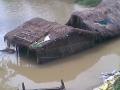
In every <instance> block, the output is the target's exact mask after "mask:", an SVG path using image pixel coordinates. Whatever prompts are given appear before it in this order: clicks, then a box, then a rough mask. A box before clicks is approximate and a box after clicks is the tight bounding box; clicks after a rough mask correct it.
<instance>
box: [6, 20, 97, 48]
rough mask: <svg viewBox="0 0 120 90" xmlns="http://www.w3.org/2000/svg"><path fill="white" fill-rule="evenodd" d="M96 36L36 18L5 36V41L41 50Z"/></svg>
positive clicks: (92, 33)
mask: <svg viewBox="0 0 120 90" xmlns="http://www.w3.org/2000/svg"><path fill="white" fill-rule="evenodd" d="M95 35H96V34H95V33H94V32H90V31H87V32H86V31H84V30H82V29H81V30H80V29H76V28H73V27H70V26H66V25H60V24H57V23H56V22H49V21H46V20H44V19H41V18H34V19H31V20H29V21H27V22H25V23H24V24H23V25H21V26H19V27H17V28H16V29H15V30H13V31H11V32H8V33H7V34H6V35H5V39H7V41H8V42H9V43H12V44H16V45H22V46H26V47H29V48H30V49H37V50H38V49H41V48H54V47H60V46H64V45H66V44H68V39H73V40H71V42H74V41H76V40H77V39H78V40H79V39H80V38H88V39H93V37H95ZM71 37H72V38H71ZM94 39H95V38H94ZM94 39H93V40H94Z"/></svg>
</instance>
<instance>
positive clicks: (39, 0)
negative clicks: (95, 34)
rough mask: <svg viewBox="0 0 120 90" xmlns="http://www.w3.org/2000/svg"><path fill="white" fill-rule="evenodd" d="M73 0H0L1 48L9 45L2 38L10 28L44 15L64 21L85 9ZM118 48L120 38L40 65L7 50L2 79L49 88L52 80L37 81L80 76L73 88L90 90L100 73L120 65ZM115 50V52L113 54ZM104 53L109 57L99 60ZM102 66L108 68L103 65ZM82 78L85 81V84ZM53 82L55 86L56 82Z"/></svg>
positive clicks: (0, 55) (2, 57) (2, 60)
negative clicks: (17, 57) (18, 57)
mask: <svg viewBox="0 0 120 90" xmlns="http://www.w3.org/2000/svg"><path fill="white" fill-rule="evenodd" d="M73 1H74V0H73ZM73 1H72V0H0V41H1V43H0V49H3V48H5V46H6V45H5V44H4V40H3V37H4V35H5V34H6V33H7V32H8V31H10V30H12V29H14V28H15V27H17V26H18V25H20V24H22V23H23V22H24V21H26V20H29V19H31V18H33V17H41V18H44V19H47V20H49V21H57V22H59V23H61V24H64V23H65V22H67V20H68V18H69V17H70V15H71V13H72V12H73V11H75V10H78V9H79V10H83V8H82V7H80V6H78V5H74V4H73ZM84 9H87V8H84ZM119 48H120V40H119V39H116V40H112V41H110V42H107V43H104V44H102V45H100V46H98V47H95V48H92V49H90V50H87V51H85V52H81V53H80V54H77V55H73V56H70V57H67V58H64V59H60V60H57V61H55V62H51V63H48V64H45V65H37V64H36V61H35V59H31V58H29V59H28V57H27V58H25V57H21V58H20V59H19V61H17V60H16V57H15V56H16V55H15V54H12V55H8V54H7V53H1V52H0V65H1V67H2V68H3V70H2V71H1V69H0V81H1V82H4V83H5V84H8V85H11V86H15V87H17V86H19V84H20V83H21V82H26V84H27V82H28V84H27V85H26V86H27V87H29V86H32V85H33V87H39V86H41V87H42V86H43V87H44V86H45V87H46V86H49V85H51V83H50V84H48V83H47V84H36V83H42V82H50V81H59V80H60V79H63V80H65V81H69V80H72V79H74V78H75V77H76V76H78V75H79V76H78V77H77V78H76V79H75V80H73V82H72V85H70V86H71V87H70V88H73V89H72V90H77V88H76V89H74V88H75V87H78V86H80V87H81V88H82V90H89V89H88V88H90V87H91V86H92V87H94V86H95V85H98V84H99V83H100V81H99V80H98V77H99V75H100V73H101V72H104V70H105V71H111V70H113V69H115V68H117V67H118V66H119V64H120V62H119V60H120V58H119V55H120V50H119ZM112 53H115V54H116V55H111V54H112ZM105 55H107V56H105ZM102 56H105V57H107V58H105V57H104V58H102V59H100V60H99V58H101V57H102ZM97 62H98V63H97ZM101 65H104V66H105V67H103V66H102V67H101ZM116 65H118V66H116ZM1 73H3V74H1ZM96 75H97V76H96ZM16 81H17V83H16ZM79 81H82V83H80V82H79ZM88 81H89V82H88ZM78 82H79V83H78ZM76 83H77V84H76ZM53 84H54V85H56V84H55V83H52V85H53ZM67 84H68V83H67ZM78 84H80V85H78ZM57 85H58V84H57ZM1 86H2V85H0V87H1ZM68 86H69V84H68ZM31 88H32V87H31ZM6 90H7V89H6ZM78 90H79V89H78ZM90 90H91V89H90Z"/></svg>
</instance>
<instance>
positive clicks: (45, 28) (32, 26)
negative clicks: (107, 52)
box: [4, 0, 120, 62]
mask: <svg viewBox="0 0 120 90" xmlns="http://www.w3.org/2000/svg"><path fill="white" fill-rule="evenodd" d="M119 22H120V2H119V0H103V1H102V2H101V4H100V5H98V6H97V7H96V8H95V9H93V10H86V11H82V12H74V13H73V14H72V16H71V18H70V19H69V21H68V22H67V23H66V25H60V24H58V23H56V22H49V21H46V20H44V19H41V18H34V19H32V20H29V21H27V22H25V23H24V24H23V25H21V26H19V27H17V28H16V29H15V30H13V31H11V32H8V33H7V34H6V35H5V37H4V38H5V40H7V42H8V46H10V44H13V45H15V46H17V48H18V47H26V48H27V49H28V50H30V51H34V52H35V53H36V56H37V62H45V61H47V60H52V59H57V58H61V57H64V56H68V55H71V54H74V53H77V52H79V51H82V50H84V49H87V48H90V47H92V46H94V45H96V44H98V43H100V42H102V41H105V40H108V39H111V38H113V37H117V36H119V35H120V23H119Z"/></svg>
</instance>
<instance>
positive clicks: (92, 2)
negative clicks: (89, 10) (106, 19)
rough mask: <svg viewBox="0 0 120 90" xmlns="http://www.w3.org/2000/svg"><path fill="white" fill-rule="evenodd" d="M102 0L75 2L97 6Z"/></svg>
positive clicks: (79, 0) (78, 0)
mask: <svg viewBox="0 0 120 90" xmlns="http://www.w3.org/2000/svg"><path fill="white" fill-rule="evenodd" d="M101 1H102V0H75V3H78V4H81V5H85V6H90V7H95V6H97V5H98V4H99V3H100V2H101Z"/></svg>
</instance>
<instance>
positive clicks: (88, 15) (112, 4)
mask: <svg viewBox="0 0 120 90" xmlns="http://www.w3.org/2000/svg"><path fill="white" fill-rule="evenodd" d="M119 22H120V1H119V0H102V2H101V3H100V4H99V5H98V6H97V7H96V8H95V9H93V10H86V11H81V12H74V13H73V14H72V16H71V18H70V19H69V21H68V22H67V23H66V25H68V26H72V27H74V28H79V29H84V30H86V31H94V32H97V33H99V34H98V35H99V37H100V38H99V39H98V40H97V42H102V41H104V40H108V39H111V38H113V37H117V36H119V35H120V23H119Z"/></svg>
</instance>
